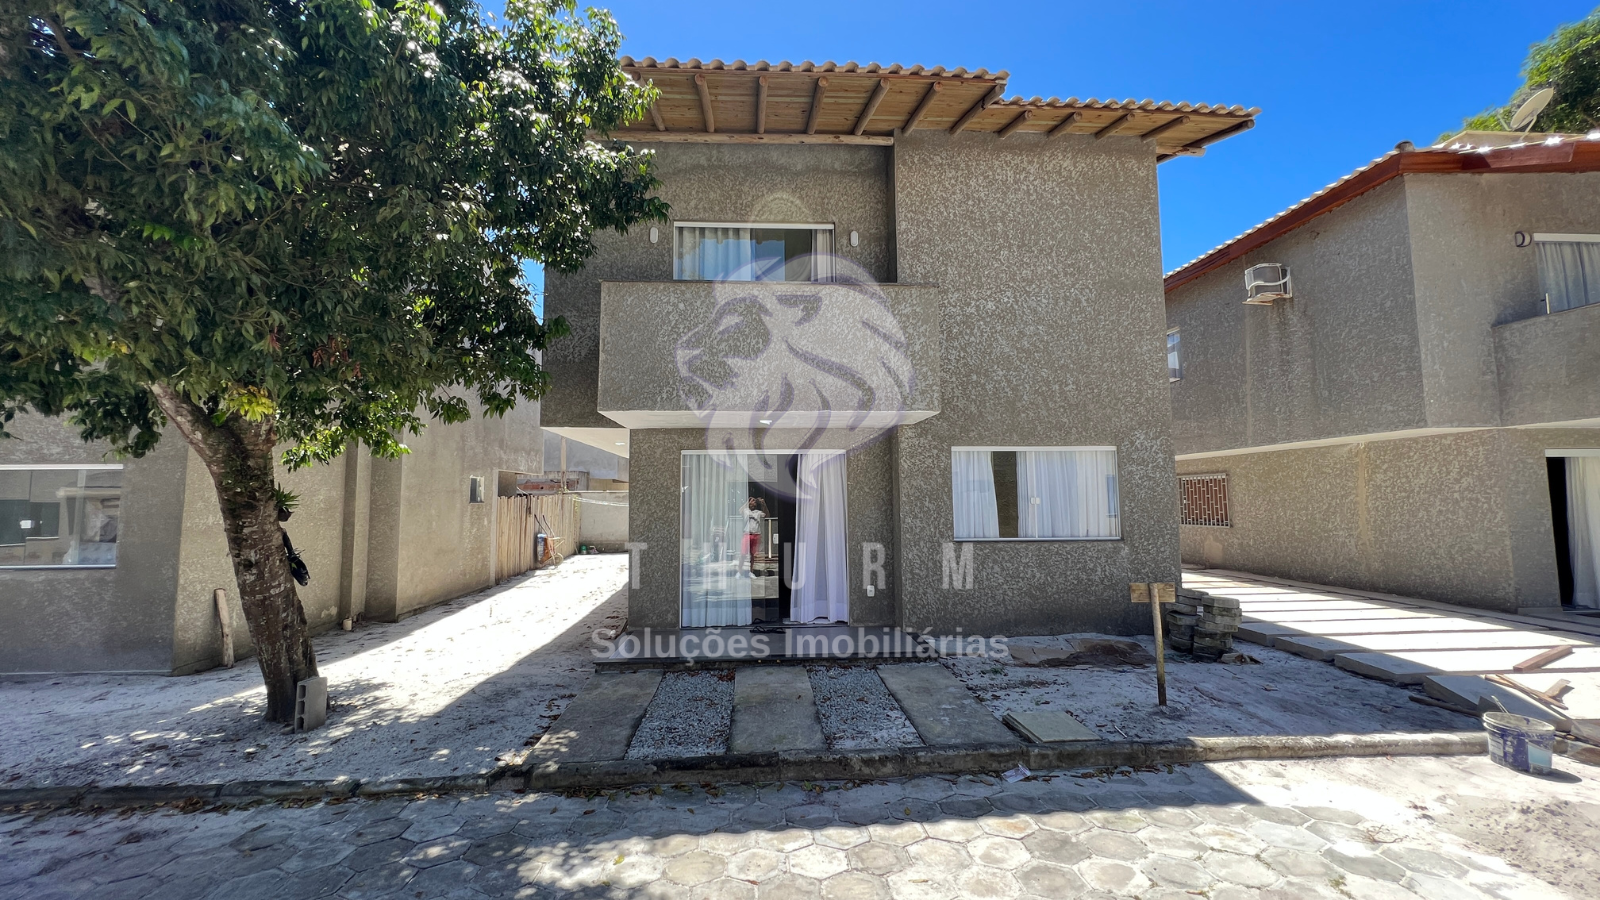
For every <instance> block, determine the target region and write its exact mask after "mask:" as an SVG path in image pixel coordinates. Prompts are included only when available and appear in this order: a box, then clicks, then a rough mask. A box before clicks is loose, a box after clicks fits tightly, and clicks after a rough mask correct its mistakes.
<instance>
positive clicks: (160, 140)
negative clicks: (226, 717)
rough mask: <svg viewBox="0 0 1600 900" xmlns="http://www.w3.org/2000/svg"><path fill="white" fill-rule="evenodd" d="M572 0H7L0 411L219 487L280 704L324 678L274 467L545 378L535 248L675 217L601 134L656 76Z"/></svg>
mask: <svg viewBox="0 0 1600 900" xmlns="http://www.w3.org/2000/svg"><path fill="white" fill-rule="evenodd" d="M619 42H620V35H619V34H618V32H617V29H616V26H615V24H614V23H613V21H612V20H611V19H610V18H609V16H607V15H606V14H604V13H597V12H593V11H591V12H589V13H587V14H583V15H580V14H578V13H577V12H576V11H575V7H574V5H573V3H572V2H571V0H547V2H538V0H512V2H511V3H509V4H508V5H507V14H506V21H505V24H504V25H500V26H496V25H492V24H489V23H488V22H487V21H486V20H485V18H484V17H483V15H482V13H481V11H480V10H479V9H478V7H477V6H476V5H475V4H474V3H472V2H471V0H431V2H419V0H11V2H9V3H7V4H6V7H5V9H4V11H3V12H0V436H3V435H4V432H3V427H4V425H5V423H7V422H9V421H11V420H12V419H13V418H14V417H15V415H16V414H17V413H19V412H21V411H33V412H37V413H42V414H47V415H65V416H69V417H70V421H71V422H72V423H73V424H74V425H75V426H76V427H77V428H78V429H79V430H80V432H81V434H82V436H83V438H84V439H85V440H104V441H108V442H110V444H111V445H112V446H113V447H114V448H115V449H116V451H117V452H119V453H125V454H128V455H132V456H139V455H141V454H144V453H146V452H148V451H149V450H150V449H151V448H152V447H153V446H154V445H155V444H156V442H157V440H158V439H159V438H160V435H161V431H162V429H163V428H164V427H165V426H166V425H167V424H169V423H170V424H171V425H172V426H174V427H175V428H176V430H177V431H178V433H180V434H181V435H182V436H183V438H184V440H185V441H186V442H187V443H188V444H189V446H191V447H193V448H194V450H195V451H196V453H198V455H199V457H200V459H201V460H202V461H203V463H204V464H205V466H206V468H207V470H208V471H209V472H210V474H211V477H212V480H213V482H214V484H215V486H216V491H217V497H218V500H219V503H220V505H221V508H222V516H223V522H224V525H225V529H226V532H227V540H228V548H229V551H230V553H231V555H232V559H233V566H234V572H235V575H236V576H237V579H238V584H239V591H240V595H241V600H242V602H243V606H244V610H245V616H246V618H247V620H248V623H249V628H250V636H251V638H252V640H253V641H254V643H255V647H256V654H257V660H258V661H259V663H260V666H261V673H262V676H263V678H264V680H265V681H266V686H267V718H268V719H269V720H272V721H286V720H288V719H290V718H291V717H292V716H293V712H294V694H295V685H296V682H298V681H299V680H301V679H303V678H306V677H310V676H313V675H315V674H316V661H315V658H314V656H313V654H312V650H311V643H310V641H309V639H308V635H307V630H306V620H305V614H304V612H303V610H302V609H301V606H300V602H299V599H298V597H297V595H296V594H295V590H294V584H293V583H292V581H291V579H290V575H289V572H288V563H287V559H286V557H285V554H284V551H283V547H282V545H281V536H280V530H279V525H278V520H277V515H276V503H275V500H274V488H275V483H274V478H273V471H274V469H273V467H274V462H275V457H276V456H277V454H278V451H279V449H281V448H284V447H286V448H287V449H286V450H284V451H283V454H282V459H283V462H284V463H285V464H287V465H289V466H291V467H293V466H304V465H309V464H312V463H314V462H318V461H326V460H329V459H332V458H334V457H335V456H337V455H338V454H339V453H340V452H342V451H343V449H344V448H345V447H346V445H347V444H352V443H354V442H357V441H359V442H360V443H361V444H364V445H366V446H367V447H369V448H371V451H372V452H373V453H375V454H378V455H380V456H395V455H398V454H402V453H404V452H406V450H405V446H404V444H403V443H402V440H403V439H404V436H405V435H406V434H407V433H415V432H417V431H419V430H420V429H421V428H422V427H423V426H424V423H425V418H431V419H433V420H437V421H440V422H446V423H450V422H459V421H462V420H465V419H467V418H469V417H470V416H471V415H472V412H473V407H474V405H476V406H477V408H479V409H481V410H482V412H483V413H484V414H487V415H503V414H504V413H505V412H506V411H508V410H510V409H512V408H513V407H514V406H515V405H516V404H517V403H518V402H521V401H531V400H534V399H536V398H538V397H539V396H540V394H541V393H542V392H543V391H544V390H545V388H546V385H547V376H546V374H545V373H544V372H543V371H541V369H540V367H539V365H538V363H537V361H536V353H537V351H539V350H540V349H542V348H543V347H544V346H545V345H546V342H547V341H548V340H550V339H552V338H555V337H559V336H560V334H561V333H563V331H564V330H565V323H563V322H561V321H560V320H556V321H554V322H550V323H547V324H546V323H541V322H540V321H538V319H537V318H536V317H535V316H534V314H533V311H532V309H531V306H530V304H529V298H528V294H527V289H526V287H525V286H524V285H523V283H522V281H521V277H520V264H521V262H522V260H523V259H525V258H532V259H535V260H539V261H542V262H544V263H546V264H549V265H552V266H554V267H556V268H558V269H563V270H570V269H573V268H576V267H578V266H580V265H581V264H582V262H583V260H584V259H585V258H586V257H587V256H588V255H589V254H590V253H592V252H593V245H592V235H593V233H594V232H595V231H597V230H603V229H624V230H625V229H626V228H627V227H628V226H629V225H630V224H632V223H635V222H638V221H641V220H644V219H654V218H660V217H661V216H662V215H663V214H664V211H665V207H664V205H663V204H662V203H661V201H659V200H657V199H654V198H653V197H652V196H651V191H652V189H653V188H654V186H655V181H654V179H653V178H652V176H651V173H650V169H649V160H648V158H647V157H646V156H645V155H643V154H639V153H636V152H634V151H633V150H631V149H630V148H627V147H625V146H621V145H617V144H611V143H601V142H597V141H595V140H592V139H591V136H593V135H605V134H607V133H609V132H610V131H611V130H612V129H613V128H615V127H617V126H618V125H620V124H622V123H624V122H626V121H629V120H632V119H635V118H637V117H639V116H641V115H642V114H643V113H644V112H645V110H646V109H647V108H648V107H647V104H648V103H649V101H650V96H649V95H648V92H647V91H646V90H645V89H644V88H642V87H640V86H638V85H637V84H635V83H634V82H632V81H631V80H630V79H629V78H628V77H627V75H626V74H625V73H624V72H622V70H621V69H620V68H619V67H618V65H617V49H618V45H619Z"/></svg>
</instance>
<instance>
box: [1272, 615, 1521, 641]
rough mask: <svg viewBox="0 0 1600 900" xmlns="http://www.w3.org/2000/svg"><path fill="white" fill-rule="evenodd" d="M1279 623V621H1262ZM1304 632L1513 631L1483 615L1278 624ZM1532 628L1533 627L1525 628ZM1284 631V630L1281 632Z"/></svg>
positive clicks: (1325, 634) (1327, 634)
mask: <svg viewBox="0 0 1600 900" xmlns="http://www.w3.org/2000/svg"><path fill="white" fill-rule="evenodd" d="M1263 624H1277V623H1263ZM1279 627H1283V628H1290V627H1292V630H1294V631H1297V632H1300V633H1302V634H1316V635H1319V636H1321V637H1344V636H1346V635H1361V634H1444V633H1450V632H1459V631H1511V630H1512V628H1511V626H1509V625H1498V624H1496V623H1494V622H1487V621H1484V620H1482V619H1361V620H1355V621H1349V622H1299V623H1287V624H1284V625H1279ZM1525 630H1532V629H1525ZM1279 633H1282V632H1279Z"/></svg>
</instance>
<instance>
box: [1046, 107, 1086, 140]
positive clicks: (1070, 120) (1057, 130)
mask: <svg viewBox="0 0 1600 900" xmlns="http://www.w3.org/2000/svg"><path fill="white" fill-rule="evenodd" d="M1082 118H1083V113H1081V112H1070V113H1067V117H1066V118H1065V119H1062V120H1061V121H1059V122H1057V123H1056V126H1055V127H1054V128H1052V129H1050V130H1049V131H1047V132H1045V135H1044V136H1045V137H1047V138H1058V137H1060V136H1062V135H1063V134H1066V133H1067V131H1068V130H1069V129H1071V128H1072V126H1073V125H1075V124H1077V122H1078V120H1079V119H1082Z"/></svg>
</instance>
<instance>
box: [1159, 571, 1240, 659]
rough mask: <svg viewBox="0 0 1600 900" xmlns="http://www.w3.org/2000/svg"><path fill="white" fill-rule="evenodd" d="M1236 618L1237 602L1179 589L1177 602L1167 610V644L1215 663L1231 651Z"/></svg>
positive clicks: (1234, 599) (1236, 600) (1237, 623)
mask: <svg viewBox="0 0 1600 900" xmlns="http://www.w3.org/2000/svg"><path fill="white" fill-rule="evenodd" d="M1239 619H1240V612H1239V601H1238V599H1236V598H1234V597H1213V596H1211V595H1210V594H1208V593H1206V592H1205V591H1196V590H1189V589H1187V588H1184V589H1180V590H1179V591H1178V602H1176V603H1174V604H1172V606H1171V608H1169V609H1168V610H1167V619H1166V630H1167V643H1168V645H1169V646H1171V647H1172V649H1173V650H1176V651H1178V652H1180V653H1192V654H1194V656H1195V658H1197V659H1202V660H1206V661H1209V662H1215V661H1217V660H1219V659H1221V658H1222V655H1223V654H1224V653H1227V652H1229V651H1230V650H1232V649H1233V636H1234V634H1235V633H1237V632H1238V630H1239Z"/></svg>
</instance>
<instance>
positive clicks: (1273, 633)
mask: <svg viewBox="0 0 1600 900" xmlns="http://www.w3.org/2000/svg"><path fill="white" fill-rule="evenodd" d="M1303 633H1304V632H1302V631H1301V630H1300V629H1298V628H1291V627H1289V626H1287V625H1274V624H1272V623H1270V622H1241V623H1240V624H1239V630H1238V631H1236V632H1234V635H1233V636H1234V637H1235V638H1236V639H1238V640H1241V641H1249V642H1250V643H1252V644H1260V645H1261V646H1263V647H1271V646H1272V642H1273V639H1275V638H1276V637H1277V636H1278V635H1280V634H1303Z"/></svg>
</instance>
